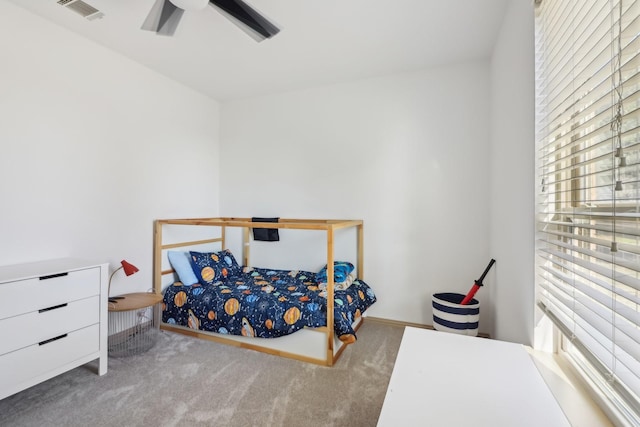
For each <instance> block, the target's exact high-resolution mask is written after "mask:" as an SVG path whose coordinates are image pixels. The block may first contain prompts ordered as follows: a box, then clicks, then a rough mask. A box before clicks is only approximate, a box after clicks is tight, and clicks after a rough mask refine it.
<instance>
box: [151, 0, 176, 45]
mask: <svg viewBox="0 0 640 427" xmlns="http://www.w3.org/2000/svg"><path fill="white" fill-rule="evenodd" d="M183 13H184V10H182V9H180V8H179V7H177V6H176V5H174V4H173V3H171V2H170V1H169V0H156V2H155V3H154V5H153V7H152V8H151V12H149V15H147V19H145V20H144V23H143V24H142V29H143V30H147V31H155V32H156V33H158V34H160V35H163V36H172V35H173V34H174V33H175V32H176V28H178V24H179V23H180V18H182V14H183Z"/></svg>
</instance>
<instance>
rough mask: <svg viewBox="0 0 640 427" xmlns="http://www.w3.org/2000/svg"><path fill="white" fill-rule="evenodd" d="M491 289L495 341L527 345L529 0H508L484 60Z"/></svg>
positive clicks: (530, 284) (531, 187)
mask: <svg viewBox="0 0 640 427" xmlns="http://www.w3.org/2000/svg"><path fill="white" fill-rule="evenodd" d="M491 95H492V101H491V203H490V206H491V239H490V242H491V253H492V254H494V256H495V257H496V260H497V263H496V269H495V272H494V274H495V275H494V277H495V283H494V286H492V287H491V289H490V291H491V294H492V301H493V303H494V307H493V309H494V311H495V326H494V330H495V337H496V338H498V339H501V340H505V341H514V342H520V343H524V344H528V345H531V344H532V343H533V312H534V228H535V225H534V221H535V216H534V212H535V207H534V194H535V193H534V191H535V183H534V163H535V157H534V156H535V151H534V43H533V5H532V1H531V0H517V1H510V2H509V7H508V10H507V13H506V16H505V19H504V21H503V25H502V29H501V31H500V35H499V37H498V41H497V43H496V46H495V48H494V52H493V58H492V62H491Z"/></svg>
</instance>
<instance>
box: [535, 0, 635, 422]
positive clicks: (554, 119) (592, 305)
mask: <svg viewBox="0 0 640 427" xmlns="http://www.w3.org/2000/svg"><path fill="white" fill-rule="evenodd" d="M620 1H622V3H620ZM620 6H622V7H621V8H620ZM620 15H622V19H620ZM536 91H537V93H536V95H537V105H536V140H537V141H536V144H537V156H538V158H537V159H536V161H537V174H538V183H539V187H538V194H537V207H538V212H537V236H538V240H537V245H536V246H537V250H536V253H537V260H536V272H537V277H536V283H537V301H538V305H539V306H540V307H541V308H543V309H544V310H545V311H547V314H548V316H549V317H550V318H551V319H552V320H553V321H554V322H556V323H557V324H558V325H559V326H560V329H561V330H562V331H563V332H564V333H565V334H566V335H567V336H568V337H569V338H571V339H572V340H573V342H574V344H575V347H576V348H578V349H580V350H581V352H583V353H584V356H585V358H586V359H587V360H589V361H590V362H591V364H592V365H593V366H594V367H595V369H596V370H597V371H599V372H600V374H602V375H603V377H604V378H605V379H606V381H607V385H608V387H609V388H610V389H611V390H615V391H616V393H617V394H618V396H619V397H620V398H621V399H622V400H624V404H625V405H626V406H625V407H626V408H627V409H629V410H631V411H634V412H635V414H636V415H637V414H639V413H640V328H639V325H640V274H639V272H640V0H590V1H586V2H585V1H583V0H543V1H542V3H541V5H540V6H538V7H537V9H536ZM612 124H614V126H613V127H612ZM616 124H618V125H619V126H620V127H619V128H617V127H616V126H615V125H616Z"/></svg>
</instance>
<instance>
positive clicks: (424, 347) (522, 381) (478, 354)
mask: <svg viewBox="0 0 640 427" xmlns="http://www.w3.org/2000/svg"><path fill="white" fill-rule="evenodd" d="M384 426H390V427H397V426H433V427H438V426H446V427H456V426H464V427H484V426H487V427H501V426H504V427H514V426H517V427H524V426H531V427H555V426H570V424H569V421H568V420H567V418H566V416H565V415H564V413H563V412H562V410H561V409H560V406H559V404H558V402H557V401H556V400H555V398H554V397H553V395H552V394H551V391H550V390H549V388H548V387H547V385H546V384H545V382H544V380H543V379H542V376H541V375H540V373H539V372H538V370H537V368H536V366H535V364H534V362H533V360H531V357H530V356H529V354H528V353H527V351H526V349H525V348H524V347H523V346H522V345H520V344H514V343H508V342H504V341H496V340H490V339H484V338H477V337H470V336H463V335H455V334H450V333H446V332H439V331H432V330H427V329H417V328H411V327H407V328H405V331H404V335H403V337H402V343H401V345H400V350H399V351H398V356H397V359H396V363H395V366H394V368H393V373H392V374H391V380H390V381H389V387H388V388H387V394H386V396H385V399H384V404H383V406H382V411H381V412H380V418H379V419H378V427H384Z"/></svg>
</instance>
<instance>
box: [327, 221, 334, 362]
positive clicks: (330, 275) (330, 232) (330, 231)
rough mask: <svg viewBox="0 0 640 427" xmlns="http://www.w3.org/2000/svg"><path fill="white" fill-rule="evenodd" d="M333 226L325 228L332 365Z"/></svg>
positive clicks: (328, 337) (328, 341)
mask: <svg viewBox="0 0 640 427" xmlns="http://www.w3.org/2000/svg"><path fill="white" fill-rule="evenodd" d="M333 279H334V273H333V227H332V226H331V227H329V228H328V229H327V365H329V366H333V336H334V332H335V331H334V328H333V322H334V319H333V314H334V313H333V289H334V281H333Z"/></svg>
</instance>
